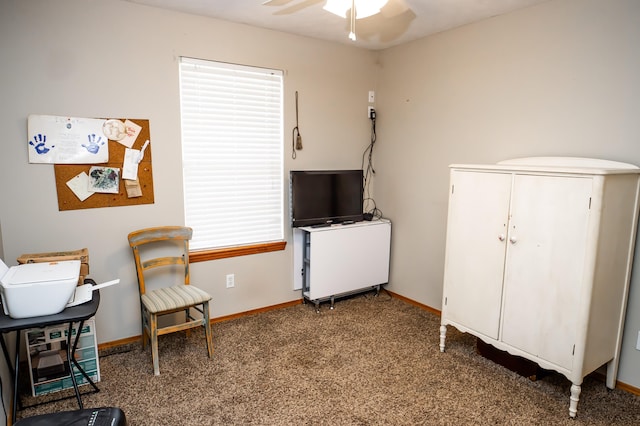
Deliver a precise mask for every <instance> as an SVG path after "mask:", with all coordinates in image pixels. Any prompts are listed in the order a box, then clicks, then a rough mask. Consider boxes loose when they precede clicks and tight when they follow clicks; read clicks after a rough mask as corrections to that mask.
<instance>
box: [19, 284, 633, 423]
mask: <svg viewBox="0 0 640 426" xmlns="http://www.w3.org/2000/svg"><path fill="white" fill-rule="evenodd" d="M438 343H439V317H438V316H437V315H434V314H432V313H430V312H427V311H425V310H423V309H420V308H418V307H416V306H413V305H411V304H408V303H406V302H404V301H402V300H400V299H397V298H392V297H390V296H389V295H388V294H387V293H385V292H381V293H380V295H379V296H374V295H373V294H372V293H365V294H361V295H357V296H354V297H351V298H346V299H339V300H337V301H336V304H335V309H334V310H330V309H329V307H328V305H327V304H323V305H322V306H321V312H320V313H316V311H315V309H314V306H313V305H310V304H304V305H303V304H301V305H296V306H292V307H288V308H283V309H277V310H274V311H270V312H266V313H260V314H255V315H249V316H244V317H240V318H237V319H233V320H229V321H224V322H220V323H216V324H214V345H215V353H214V357H213V359H209V358H207V355H206V348H205V343H204V336H203V333H201V332H192V333H191V334H190V335H188V336H187V335H186V334H184V333H176V334H173V335H168V336H162V337H161V338H160V373H161V374H160V376H154V375H153V369H152V364H151V355H150V349H149V348H147V349H146V350H145V351H142V350H141V346H140V345H139V344H132V345H129V346H122V347H118V348H115V349H112V350H109V351H102V352H101V357H100V370H101V381H100V382H99V384H98V385H99V387H100V392H98V393H95V394H88V395H85V396H84V397H83V402H84V404H85V407H100V406H117V407H120V408H122V410H123V411H124V412H125V414H126V416H127V420H128V424H129V425H131V426H137V425H489V424H491V425H571V426H579V425H614V424H615V425H638V424H640V397H638V396H635V395H633V394H630V393H628V392H625V391H622V390H620V389H614V390H608V389H607V388H606V386H605V385H604V383H603V382H602V381H601V380H599V379H598V378H592V377H587V378H586V379H585V381H584V383H583V386H582V394H581V396H580V402H579V404H578V416H577V417H576V418H575V419H570V418H569V415H568V410H569V387H570V385H571V384H570V382H569V381H568V380H567V379H566V378H564V377H563V376H561V375H558V374H555V373H553V374H548V375H546V376H544V377H543V378H541V379H538V380H535V381H533V380H530V379H529V378H526V377H522V376H520V375H518V374H516V373H514V372H512V371H510V370H508V369H506V368H504V367H502V366H500V365H498V364H495V363H493V362H492V361H489V360H488V359H486V358H484V357H482V356H480V355H478V353H477V351H476V340H475V338H474V337H473V336H470V335H468V334H463V333H460V332H458V331H457V330H456V329H455V328H453V327H451V326H450V327H448V333H447V350H446V352H444V353H441V352H440V350H439V348H438ZM82 388H83V390H87V388H88V387H87V386H83V387H82ZM55 396H56V397H59V396H60V394H59V393H58V394H56V395H55ZM43 398H46V397H40V398H38V399H37V401H42V400H43ZM23 402H24V403H25V404H26V405H30V404H32V403H33V402H35V401H34V400H33V398H31V397H27V396H25V397H23ZM74 409H77V403H76V401H75V399H67V400H64V401H59V402H54V403H50V404H44V405H39V406H36V407H32V408H27V409H25V410H23V411H20V412H19V413H18V416H17V418H18V419H20V418H24V417H28V416H32V415H37V414H42V413H51V412H56V411H63V410H74Z"/></svg>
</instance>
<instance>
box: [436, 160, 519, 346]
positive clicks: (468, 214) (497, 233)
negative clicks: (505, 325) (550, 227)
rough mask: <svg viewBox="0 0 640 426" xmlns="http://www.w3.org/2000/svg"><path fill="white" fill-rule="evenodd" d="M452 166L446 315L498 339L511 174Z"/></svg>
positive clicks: (445, 300) (444, 302) (447, 248)
mask: <svg viewBox="0 0 640 426" xmlns="http://www.w3.org/2000/svg"><path fill="white" fill-rule="evenodd" d="M511 176H512V175H511V174H509V173H483V172H469V171H459V170H453V171H452V173H451V187H450V191H452V192H451V193H450V196H449V217H448V222H447V223H448V226H447V244H446V254H445V274H444V297H443V307H442V311H443V319H445V321H446V320H450V321H453V322H455V323H457V324H460V325H462V326H464V327H467V328H469V329H471V330H474V331H475V332H477V333H480V334H483V335H485V336H488V337H490V338H492V339H497V338H498V329H499V325H500V305H501V298H502V280H503V271H504V256H505V244H506V243H505V241H506V234H507V219H508V211H509V197H510V192H511V179H512V177H511Z"/></svg>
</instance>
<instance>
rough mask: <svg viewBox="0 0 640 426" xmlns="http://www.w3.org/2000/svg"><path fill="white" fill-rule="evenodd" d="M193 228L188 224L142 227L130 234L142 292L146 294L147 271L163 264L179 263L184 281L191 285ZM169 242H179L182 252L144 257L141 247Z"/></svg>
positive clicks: (130, 242) (139, 286)
mask: <svg viewBox="0 0 640 426" xmlns="http://www.w3.org/2000/svg"><path fill="white" fill-rule="evenodd" d="M192 235H193V230H192V229H191V228H189V227H187V226H157V227H154V228H146V229H140V230H138V231H133V232H131V233H130V234H129V236H128V239H129V245H130V246H131V249H132V250H133V258H134V260H135V264H136V272H137V275H138V288H139V290H140V294H145V292H146V286H145V281H144V278H145V275H144V274H145V272H146V271H148V270H149V269H154V268H157V267H161V266H172V265H178V266H183V267H184V283H185V284H186V285H189V282H190V273H189V240H190V239H191V236H192ZM167 242H177V243H179V245H180V246H181V247H180V250H179V251H180V253H179V254H178V255H176V256H160V257H153V258H149V259H144V260H143V259H142V257H141V255H140V249H141V247H143V246H151V245H160V244H162V243H167Z"/></svg>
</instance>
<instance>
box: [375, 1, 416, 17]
mask: <svg viewBox="0 0 640 426" xmlns="http://www.w3.org/2000/svg"><path fill="white" fill-rule="evenodd" d="M407 10H411V8H410V7H409V5H408V4H407V3H406V2H405V0H389V1H388V2H387V4H385V5H384V7H383V8H382V9H380V13H381V14H382V15H383V16H384V17H385V18H393V17H394V16H398V15H402V14H403V13H405V12H406V11H407Z"/></svg>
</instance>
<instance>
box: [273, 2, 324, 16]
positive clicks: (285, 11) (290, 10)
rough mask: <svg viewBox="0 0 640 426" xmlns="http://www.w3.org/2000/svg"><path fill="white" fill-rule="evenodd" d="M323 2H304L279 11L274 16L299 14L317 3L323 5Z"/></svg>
mask: <svg viewBox="0 0 640 426" xmlns="http://www.w3.org/2000/svg"><path fill="white" fill-rule="evenodd" d="M275 1H278V0H275ZM280 1H281V0H280ZM288 1H291V0H288ZM323 1H324V0H304V1H301V2H300V3H298V4H294V5H291V6H288V7H285V8H284V9H281V10H278V11H277V12H274V13H273V14H274V15H290V14H292V13H295V12H298V11H299V10H302V9H306V8H307V7H309V6H313V5H315V4H317V3H322V2H323Z"/></svg>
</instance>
